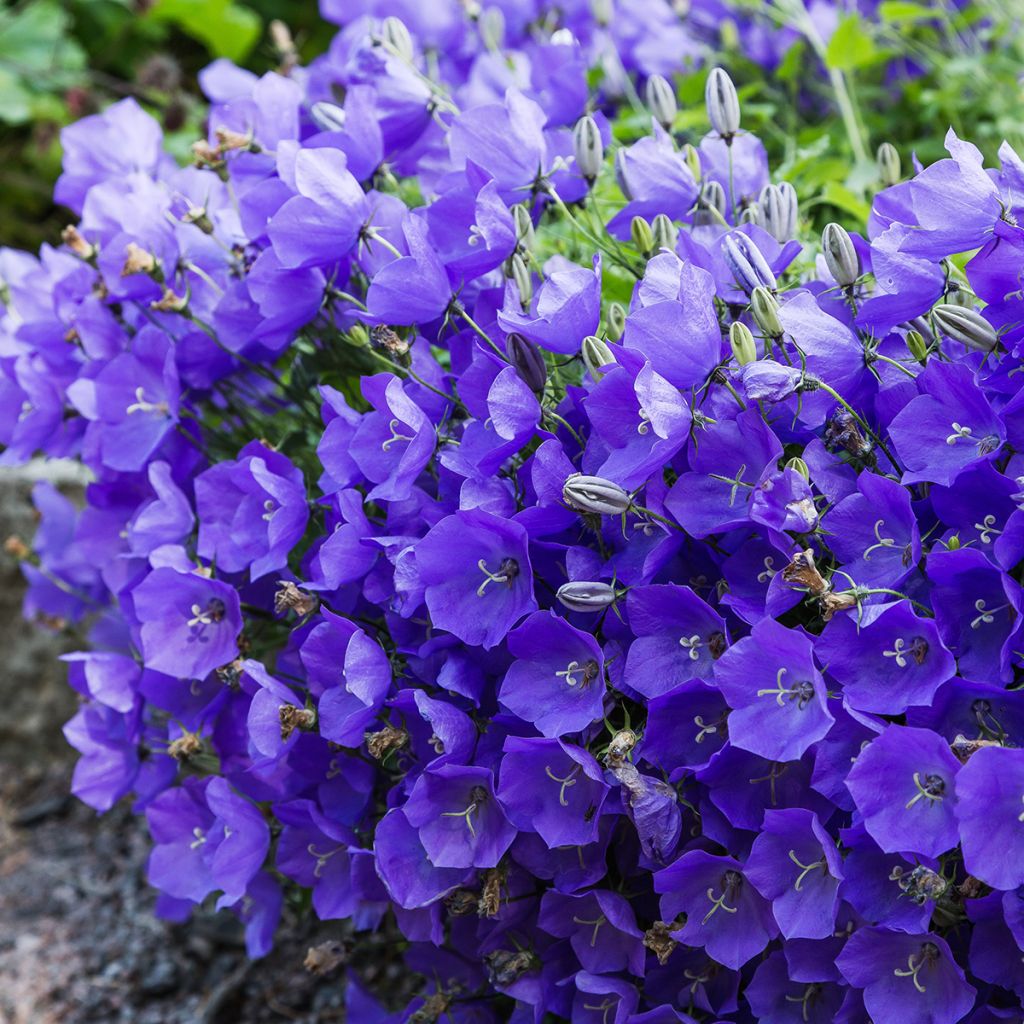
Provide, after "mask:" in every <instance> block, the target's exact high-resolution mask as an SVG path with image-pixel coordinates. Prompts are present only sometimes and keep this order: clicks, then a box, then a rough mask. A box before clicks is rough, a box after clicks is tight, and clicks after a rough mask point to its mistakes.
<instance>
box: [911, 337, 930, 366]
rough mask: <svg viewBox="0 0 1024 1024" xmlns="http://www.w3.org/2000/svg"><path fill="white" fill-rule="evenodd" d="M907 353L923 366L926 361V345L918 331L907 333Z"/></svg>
mask: <svg viewBox="0 0 1024 1024" xmlns="http://www.w3.org/2000/svg"><path fill="white" fill-rule="evenodd" d="M906 340H907V351H909V352H910V354H911V355H912V356H913V357H914V358H915V359H916V360H917V361H918V362H919V363H920V364H921V365H922V366H923V365H924V364H925V362H926V361H927V359H928V343H927V342H926V341H925V340H924V337H923V335H922V334H921V332H920V331H907V339H906Z"/></svg>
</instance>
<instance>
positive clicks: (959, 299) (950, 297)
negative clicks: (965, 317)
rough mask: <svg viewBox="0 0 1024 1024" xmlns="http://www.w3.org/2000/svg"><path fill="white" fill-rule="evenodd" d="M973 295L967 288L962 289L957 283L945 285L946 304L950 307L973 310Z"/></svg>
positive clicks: (952, 282) (951, 282)
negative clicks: (962, 307)
mask: <svg viewBox="0 0 1024 1024" xmlns="http://www.w3.org/2000/svg"><path fill="white" fill-rule="evenodd" d="M974 298H975V296H974V294H973V293H972V292H971V291H970V289H968V288H964V286H963V285H961V284H960V283H959V282H957V281H950V282H949V284H947V285H946V302H947V304H948V305H950V306H964V307H966V308H967V309H973V308H974Z"/></svg>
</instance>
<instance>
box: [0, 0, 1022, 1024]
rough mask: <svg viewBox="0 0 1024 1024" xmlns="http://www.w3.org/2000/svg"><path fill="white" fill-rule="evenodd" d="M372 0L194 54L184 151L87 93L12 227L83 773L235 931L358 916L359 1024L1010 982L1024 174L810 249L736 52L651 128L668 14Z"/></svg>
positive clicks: (990, 1002)
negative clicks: (82, 645)
mask: <svg viewBox="0 0 1024 1024" xmlns="http://www.w3.org/2000/svg"><path fill="white" fill-rule="evenodd" d="M352 6H354V7H357V8H358V9H359V11H365V10H368V9H371V8H372V9H373V13H374V14H378V15H382V14H386V13H393V12H391V11H390V10H387V11H384V10H382V9H379V8H382V7H383V5H378V4H372V3H358V4H355V5H350V4H348V3H332V2H328V0H324V3H323V7H324V10H325V13H326V14H327V15H328V16H329V17H331V16H333V15H337V16H338V20H341V16H342V15H343V14H344V15H345V16H346V17H347V16H349V15H350V13H351V12H350V11H349V8H350V7H352ZM393 6H394V7H395V9H396V10H397V9H398V8H401V13H402V14H403V16H404V17H406V18H407V21H408V25H406V24H405V23H403V22H402V21H399V20H397V19H396V18H389V19H387V20H384V21H381V20H379V19H378V18H374V17H371V16H369V15H366V16H360V17H358V18H356V19H355V20H352V21H350V22H349V23H348V24H347V25H345V27H344V28H343V29H342V30H341V32H340V33H339V35H338V36H337V38H336V39H335V41H334V43H333V45H332V46H331V48H330V51H329V53H328V54H327V55H326V56H324V57H323V58H321V59H319V60H317V61H316V62H314V63H313V64H312V65H311V66H309V67H306V68H293V69H291V70H290V73H289V74H287V75H285V74H276V73H269V74H267V75H265V76H263V77H262V78H258V79H257V78H256V77H254V76H252V75H250V74H248V73H247V72H242V71H240V70H238V69H237V68H232V67H230V66H229V65H226V64H223V63H217V64H214V65H213V66H211V67H210V68H209V69H207V71H206V72H205V73H204V75H203V79H202V81H203V87H204V89H205V90H206V92H207V94H208V96H209V99H210V112H209V125H210V135H209V137H208V138H207V139H205V140H202V141H201V142H199V143H197V144H196V146H195V162H194V164H193V165H192V166H189V167H187V168H184V169H182V168H179V167H177V166H176V165H175V164H174V163H173V161H171V160H170V158H169V157H166V156H165V155H164V154H163V153H162V149H161V144H160V137H159V131H158V128H157V126H156V124H155V122H153V121H152V120H151V119H150V118H149V116H148V115H147V114H145V113H144V112H143V111H142V110H141V109H140V108H139V107H138V106H137V105H136V104H135V103H134V102H133V101H131V100H125V101H123V102H121V103H119V104H117V105H115V106H113V107H111V108H110V109H109V110H107V111H106V112H105V113H103V114H100V115H97V116H95V117H90V118H86V119H85V120H83V121H81V122H79V123H78V124H76V125H74V126H72V127H71V128H69V129H68V130H67V131H66V133H65V137H64V150H65V156H64V161H65V163H64V175H63V177H62V179H61V183H60V186H59V189H58V194H59V199H60V201H61V202H63V203H64V204H66V205H68V206H69V207H70V208H71V209H72V210H73V211H74V212H75V214H76V216H77V217H78V223H77V226H75V227H70V228H68V230H67V231H66V232H65V234H64V238H63V244H62V245H61V246H60V247H58V248H46V249H44V251H43V252H42V253H41V254H40V256H39V257H38V258H36V257H34V256H31V255H27V254H25V253H18V252H13V251H10V250H4V251H2V252H0V278H2V283H3V286H2V289H0V295H2V302H3V305H2V307H0V442H2V445H3V448H4V451H3V455H2V457H0V462H4V463H16V462H19V461H23V460H26V459H28V458H31V457H34V456H36V455H38V454H43V455H44V456H47V457H51V458H57V457H71V458H75V459H78V460H80V462H81V463H83V464H84V465H85V466H86V467H87V468H88V470H89V471H90V473H91V480H92V482H91V483H90V484H89V486H88V489H87V492H86V503H85V507H84V508H82V509H78V508H76V507H75V506H74V505H73V504H72V503H71V502H69V501H68V500H67V499H65V498H63V497H62V496H61V495H59V494H58V493H57V492H56V491H55V490H54V489H53V488H51V487H49V486H48V485H46V484H40V485H39V486H38V487H37V490H36V493H35V498H36V504H37V506H38V510H39V514H40V526H39V530H38V533H37V536H36V538H35V541H34V544H33V546H32V547H31V548H29V547H28V546H27V545H26V544H24V543H23V542H21V541H18V540H17V539H12V540H11V541H9V542H8V550H9V552H11V553H14V554H16V555H19V557H22V558H23V566H24V573H25V576H26V578H27V581H28V584H29V589H28V596H27V598H26V606H25V612H26V615H27V616H28V617H29V618H32V619H35V620H40V621H43V622H45V623H48V624H50V625H58V626H59V625H62V624H63V625H74V626H75V627H76V630H77V631H78V632H79V633H80V634H81V635H83V636H86V637H87V639H88V644H87V646H88V650H84V651H82V652H79V653H76V654H73V655H70V656H68V659H67V660H68V663H69V679H70V683H71V685H72V686H73V687H74V688H75V690H76V691H77V692H78V693H79V694H80V696H81V698H82V703H81V707H80V710H79V711H78V713H77V714H76V715H75V717H74V718H73V719H72V720H71V722H69V723H68V725H67V727H66V736H67V739H68V741H69V742H70V743H71V744H72V746H74V747H75V748H76V749H77V750H78V751H79V753H80V754H81V758H80V760H79V762H78V766H77V770H76V772H75V776H74V791H75V793H76V794H77V795H78V796H79V797H80V798H81V799H82V800H84V801H86V802H87V803H88V804H90V805H91V806H93V807H95V808H96V809H97V810H99V811H105V810H107V809H109V808H110V807H111V806H112V805H113V804H114V803H115V802H117V801H119V800H120V799H122V798H124V797H126V796H129V795H130V799H131V800H133V801H134V807H135V808H136V810H137V812H138V813H139V814H143V815H145V817H146V819H147V821H148V824H149V828H150V831H151V833H152V839H153V851H152V855H151V859H150V862H149V878H150V881H151V882H152V884H153V885H154V886H155V887H156V888H157V889H159V890H160V899H159V904H158V909H159V912H160V913H161V914H162V915H165V916H167V917H170V918H173V919H176V920H183V919H185V918H187V916H188V915H189V913H190V910H191V908H193V907H194V906H195V905H197V904H198V903H200V902H206V901H211V902H214V903H215V904H216V905H217V906H218V907H223V908H227V909H229V910H230V911H232V912H234V913H235V914H237V915H239V916H240V917H241V918H242V919H243V920H244V921H245V924H246V934H247V941H248V948H249V952H250V954H251V955H252V956H253V957H259V956H262V955H264V954H265V953H266V952H267V951H268V949H269V948H270V947H271V945H272V943H273V937H274V933H275V930H276V929H277V927H278V926H279V922H280V918H281V912H282V907H283V906H284V905H285V903H286V901H288V903H289V904H290V905H293V906H294V907H295V908H309V909H308V910H307V912H310V913H314V914H316V915H317V916H318V917H319V918H321V919H324V920H345V921H347V922H349V925H348V927H350V928H351V929H353V930H354V931H355V932H356V933H357V941H358V933H360V932H367V931H371V930H374V929H388V930H389V933H390V934H391V935H393V936H394V937H395V942H396V943H400V946H401V949H402V951H403V953H404V956H405V957H406V962H407V965H408V969H409V971H410V972H411V973H412V974H415V975H416V976H418V977H421V978H422V986H421V990H420V995H419V996H418V997H417V998H416V999H415V1000H414V1001H413V1002H412V1003H411V1004H410V1005H409V1006H408V1007H406V1008H405V1009H404V1010H402V1011H400V1012H398V1013H396V1014H391V1013H389V1012H388V1011H386V1010H385V1009H383V1008H382V1007H378V1006H375V1005H374V1004H373V1003H372V1000H371V999H369V997H368V996H366V995H365V994H364V993H362V992H361V990H360V989H359V988H358V987H356V986H353V987H352V992H353V997H352V998H353V1000H355V1002H354V1003H353V1007H352V1009H351V1014H350V1016H351V1019H352V1020H353V1021H399V1020H400V1021H416V1022H421V1024H422V1022H432V1021H438V1020H444V1021H452V1022H459V1024H498V1022H511V1024H528V1022H532V1024H542V1022H544V1024H548V1022H551V1021H571V1022H572V1024H666V1022H691V1024H692V1022H694V1021H700V1022H715V1021H733V1022H736V1024H744V1022H749V1021H755V1020H757V1021H763V1022H771V1024H801V1022H805V1024H825V1022H830V1021H839V1022H843V1024H862V1022H863V1024H866V1022H868V1021H869V1020H871V1021H874V1022H876V1024H883V1022H899V1024H955V1022H957V1021H961V1020H964V1021H970V1022H971V1024H996V1022H1002V1021H1018V1022H1019V1021H1020V1020H1021V1017H1022V1009H1021V1001H1020V1000H1021V997H1022V996H1024V691H1022V689H1020V688H1019V687H1020V683H1021V680H1022V678H1024V677H1022V676H1021V670H1022V668H1024V616H1022V614H1021V613H1022V611H1024V592H1022V588H1021V578H1022V577H1021V572H1022V565H1024V454H1022V453H1024V373H1022V372H1021V370H1022V359H1021V357H1022V355H1024V297H1022V289H1021V278H1022V268H1024V228H1021V227H1020V226H1019V224H1021V223H1024V162H1022V160H1021V158H1020V157H1018V155H1017V154H1016V153H1014V152H1013V151H1012V150H1011V149H1010V148H1008V147H1004V149H1003V150H1002V152H1001V164H1000V166H999V167H995V168H987V169H986V168H984V167H983V165H982V158H981V156H980V154H979V152H978V151H977V150H976V149H975V148H974V147H973V146H971V145H970V144H969V143H967V142H964V141H961V140H960V139H958V138H957V137H956V136H955V135H954V134H952V133H950V134H949V136H948V138H947V149H948V151H949V158H948V159H945V160H941V161H939V162H938V163H936V164H934V165H932V166H930V167H926V168H924V169H922V170H920V171H919V172H918V173H917V174H916V175H915V176H913V177H911V178H909V179H904V180H901V181H900V182H899V183H897V184H895V185H892V186H890V187H888V188H885V189H884V190H882V191H879V192H878V193H877V195H875V196H874V200H873V205H872V209H871V216H870V220H869V222H868V225H867V229H866V234H863V235H862V234H858V233H856V232H854V233H852V234H850V233H848V232H847V231H846V230H844V229H843V228H842V227H841V226H840V225H829V227H828V228H827V229H826V231H825V234H824V236H823V239H822V242H821V243H820V244H819V243H818V241H817V240H816V239H813V238H812V237H811V235H810V233H809V231H808V230H807V229H806V226H805V225H803V224H802V222H801V220H800V217H799V212H800V211H799V207H798V206H797V205H796V203H797V197H796V195H795V193H794V191H793V189H792V188H790V187H789V186H788V185H786V184H785V183H780V182H775V183H774V184H773V183H772V182H771V181H770V177H769V169H768V166H767V160H766V157H765V150H764V147H763V146H762V145H761V143H760V142H759V141H758V140H757V139H756V138H755V137H754V136H752V135H750V134H748V133H745V132H744V131H743V129H742V127H741V111H740V108H739V105H738V102H736V97H735V93H734V91H733V87H732V84H731V82H730V81H729V79H728V78H727V77H725V76H724V74H721V73H716V74H715V75H713V76H712V77H711V78H709V83H711V87H710V88H709V95H708V105H709V110H708V123H709V124H711V125H713V126H714V127H713V128H712V129H711V131H709V133H708V134H707V135H705V136H704V138H703V139H700V138H694V140H693V141H694V144H693V145H691V144H688V143H685V144H684V137H683V136H682V135H680V136H679V137H677V136H675V135H673V134H672V131H671V128H672V121H673V117H674V114H675V108H674V106H672V103H671V102H670V101H669V99H668V98H666V93H665V89H669V90H671V87H670V86H669V85H668V83H666V82H664V81H662V82H661V83H660V84H659V81H658V79H656V78H652V77H651V76H652V75H655V74H657V73H660V72H662V71H665V72H671V70H672V68H673V67H675V66H677V63H678V61H680V60H681V59H682V56H683V55H685V54H687V53H694V52H696V50H697V41H696V37H691V36H689V35H687V33H686V31H685V30H684V29H683V28H682V27H680V26H681V23H680V22H679V21H678V18H676V17H675V15H674V14H673V13H672V11H671V9H670V5H669V4H667V3H666V4H660V3H640V2H639V0H637V2H632V3H623V4H622V5H621V7H622V10H621V12H620V14H619V15H618V16H617V17H616V18H615V19H614V21H611V22H602V21H601V19H600V18H596V17H595V16H594V15H593V14H592V13H590V12H589V6H588V5H586V4H570V5H564V7H565V12H566V13H564V15H563V19H562V21H560V22H559V21H558V19H557V18H556V17H555V16H554V15H552V16H551V18H543V19H537V18H534V17H533V16H532V15H528V14H527V13H525V8H523V9H522V10H521V9H520V8H521V7H523V5H520V6H518V7H517V6H516V5H514V4H509V5H502V7H501V9H502V10H505V11H506V14H505V15H504V17H503V18H498V17H497V11H498V8H488V9H487V10H485V11H484V13H483V15H481V16H480V18H479V21H478V22H471V21H470V20H467V18H466V17H465V11H464V9H463V5H461V4H456V3H451V4H447V3H444V4H442V3H437V4H435V3H433V2H429V3H422V4H419V5H414V4H405V3H403V4H394V5H393ZM527 6H529V5H527ZM600 6H601V5H595V9H596V8H597V7H600ZM577 8H578V9H579V13H575V14H574V13H572V12H573V11H576V10H577ZM584 8H587V11H586V12H584V11H583V9H584ZM662 8H664V10H662ZM531 10H532V8H531ZM659 12H660V13H659ZM485 15H486V17H485ZM662 15H665V17H662ZM669 15H671V17H669ZM659 18H661V21H660V22H659ZM410 30H411V31H410ZM481 38H483V39H484V42H481V41H480V40H481ZM672 62H676V63H672ZM596 67H602V68H604V69H605V71H606V72H607V73H606V75H605V77H604V78H602V77H601V76H598V75H593V74H591V75H590V76H589V78H588V69H592V68H596ZM626 76H632V77H631V80H630V82H629V84H630V89H633V88H634V86H635V87H636V88H637V90H638V92H639V94H640V95H644V96H647V97H648V101H649V102H650V103H651V106H652V108H655V109H654V115H655V116H652V117H651V118H650V121H649V125H643V126H642V129H641V130H643V131H644V132H645V134H644V135H643V136H642V137H636V136H635V135H634V136H630V135H629V131H628V130H626V129H624V128H623V123H624V122H620V123H618V124H616V135H615V139H616V141H613V135H612V123H613V122H614V121H615V117H616V110H617V97H618V96H619V95H620V93H621V91H622V89H621V87H622V86H623V83H625V82H626V81H627V77H626ZM597 81H600V82H601V83H602V84H601V85H600V86H599V87H595V90H594V91H593V92H592V91H591V90H590V88H589V87H588V82H591V83H592V82H597ZM652 81H653V82H654V85H653V86H651V87H649V88H648V87H647V86H649V85H650V82H652ZM635 95H636V94H635V93H634V96H635ZM339 97H343V99H341V100H340V101H339ZM588 111H589V112H591V113H588ZM634 123H635V116H634ZM687 123H693V118H692V117H690V118H689V119H688V121H687ZM620 129H622V130H620ZM613 166H614V169H617V170H618V183H619V186H620V188H619V190H616V185H615V183H614V181H615V173H614V170H613ZM889 169H890V172H891V162H890V168H889ZM595 193H596V194H595ZM853 227H855V226H853ZM965 253H966V254H969V256H968V258H967V261H966V262H965V259H963V258H960V257H961V256H962V255H963V254H965ZM307 894H308V895H307Z"/></svg>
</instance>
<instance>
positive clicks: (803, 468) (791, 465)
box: [785, 455, 811, 480]
mask: <svg viewBox="0 0 1024 1024" xmlns="http://www.w3.org/2000/svg"><path fill="white" fill-rule="evenodd" d="M785 468H786V469H795V470H796V471H797V472H798V473H799V474H800V475H801V476H802V477H803V478H804V479H805V480H810V479H811V470H810V467H809V466H808V465H807V463H806V462H804V460H803V459H801V458H800V457H799V456H798V455H795V456H794V457H793V458H791V459H787V460H786V464H785Z"/></svg>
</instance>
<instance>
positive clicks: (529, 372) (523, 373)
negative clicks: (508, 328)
mask: <svg viewBox="0 0 1024 1024" xmlns="http://www.w3.org/2000/svg"><path fill="white" fill-rule="evenodd" d="M505 351H506V352H507V353H508V358H509V361H510V362H511V363H512V365H513V366H514V367H515V368H516V373H518V374H519V376H520V378H521V379H522V380H523V382H524V383H525V384H526V386H527V387H528V388H529V389H530V390H531V391H532V392H534V394H537V395H542V394H543V393H544V385H545V384H547V381H548V368H547V364H546V363H545V362H544V354H543V353H542V352H541V350H540V349H539V348H537V346H536V345H534V343H533V342H532V341H528V340H527V339H526V338H524V337H523V336H522V335H521V334H519V333H517V332H513V333H512V334H510V335H509V336H508V337H507V338H506V339H505Z"/></svg>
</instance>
